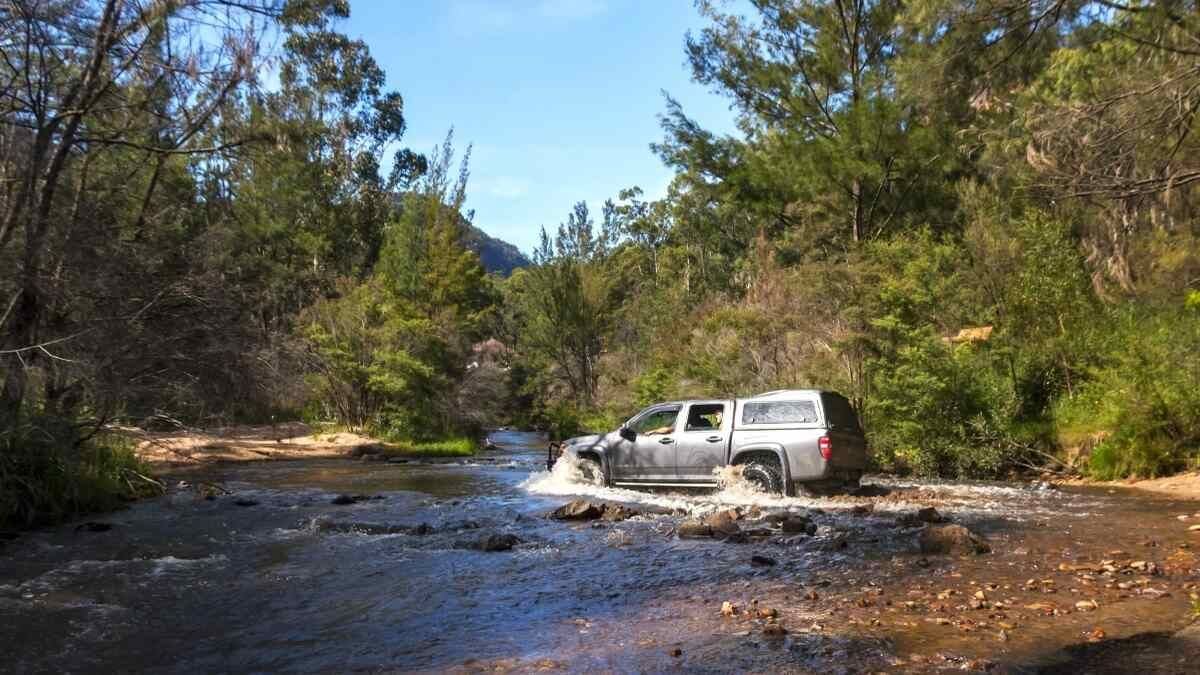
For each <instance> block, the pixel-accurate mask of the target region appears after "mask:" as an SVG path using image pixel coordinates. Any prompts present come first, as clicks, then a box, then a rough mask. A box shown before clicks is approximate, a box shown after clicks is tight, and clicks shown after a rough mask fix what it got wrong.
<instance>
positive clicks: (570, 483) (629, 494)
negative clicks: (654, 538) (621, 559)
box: [520, 454, 1074, 520]
mask: <svg viewBox="0 0 1200 675" xmlns="http://www.w3.org/2000/svg"><path fill="white" fill-rule="evenodd" d="M713 473H714V475H716V476H717V479H718V480H717V483H718V485H719V489H717V490H715V491H712V492H698V493H680V492H667V493H663V492H642V491H638V490H631V489H625V488H611V487H603V486H600V485H594V484H590V483H588V482H587V480H586V479H585V476H584V474H583V472H582V471H581V470H580V468H579V466H578V464H577V460H576V459H575V458H574V457H573V456H571V455H566V454H564V455H563V456H562V457H561V458H559V460H558V461H557V462H555V464H554V468H553V469H552V470H551V471H539V472H536V473H533V474H530V476H529V477H528V478H526V479H525V480H524V481H522V482H521V483H520V487H521V488H522V489H524V490H525V491H526V492H528V493H530V494H535V495H544V496H553V497H584V498H591V499H599V500H608V501H618V502H632V503H639V504H646V505H651V506H656V507H660V508H667V509H673V510H679V511H683V512H685V513H688V514H689V515H703V514H705V513H708V512H711V511H715V510H718V509H722V508H729V507H731V506H758V507H763V508H769V509H807V508H821V509H827V510H841V509H848V508H850V507H851V506H853V502H847V501H845V500H835V499H827V498H821V497H802V496H796V497H784V496H781V495H777V494H767V493H764V492H762V491H761V490H759V488H758V487H757V486H756V485H754V484H753V483H750V482H749V481H746V480H744V479H743V478H742V476H741V471H740V467H736V466H733V467H719V468H717V469H715V470H714V471H713ZM872 482H874V483H876V484H878V485H881V486H884V487H888V488H893V489H901V490H904V489H911V490H922V491H927V492H928V493H930V496H931V497H933V498H935V499H937V500H938V508H939V509H942V510H947V511H952V512H955V513H960V514H963V515H972V514H974V515H985V514H988V515H995V514H997V513H1003V514H1005V515H1006V516H1008V517H1012V518H1014V519H1017V520H1021V519H1024V518H1026V517H1030V516H1035V515H1036V516H1047V515H1051V514H1059V513H1063V512H1068V513H1069V512H1071V511H1073V509H1065V508H1064V506H1065V503H1066V502H1067V501H1068V498H1069V497H1073V496H1072V495H1066V494H1062V493H1059V492H1056V491H1047V490H1035V489H1031V488H1029V487H1025V486H1020V485H1016V486H1014V485H1002V484H993V483H955V482H942V481H922V480H901V479H892V478H880V479H873V481H872ZM913 497H918V495H915V494H914V495H913ZM1072 501H1074V500H1073V499H1072ZM922 506H928V503H927V500H922V499H919V498H917V499H911V500H909V499H899V500H897V499H892V500H888V501H886V502H882V501H880V502H876V512H878V513H893V512H894V513H899V512H902V511H907V510H912V509H916V508H920V507H922Z"/></svg>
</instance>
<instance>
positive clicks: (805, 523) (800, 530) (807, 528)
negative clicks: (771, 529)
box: [780, 516, 817, 536]
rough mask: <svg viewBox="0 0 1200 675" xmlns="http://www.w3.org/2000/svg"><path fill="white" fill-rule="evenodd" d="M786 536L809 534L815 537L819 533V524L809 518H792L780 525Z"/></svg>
mask: <svg viewBox="0 0 1200 675" xmlns="http://www.w3.org/2000/svg"><path fill="white" fill-rule="evenodd" d="M780 526H781V527H782V528H783V533H784V534H807V535H810V536H811V535H814V534H816V533H817V524H816V523H814V522H813V521H812V520H810V519H809V518H808V517H807V516H792V517H791V518H788V519H787V520H784V521H783V522H782V523H780Z"/></svg>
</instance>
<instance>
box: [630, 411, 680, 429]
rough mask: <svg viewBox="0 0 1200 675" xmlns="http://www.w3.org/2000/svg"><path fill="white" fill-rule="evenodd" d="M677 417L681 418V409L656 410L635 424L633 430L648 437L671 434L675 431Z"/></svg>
mask: <svg viewBox="0 0 1200 675" xmlns="http://www.w3.org/2000/svg"><path fill="white" fill-rule="evenodd" d="M677 417H679V408H666V409H664V410H655V411H654V412H652V413H650V414H648V415H646V416H645V417H642V418H641V419H639V420H637V421H636V422H634V423H633V430H634V431H636V432H638V433H639V434H644V435H647V436H653V435H655V434H669V433H671V432H672V431H674V430H675V418H677Z"/></svg>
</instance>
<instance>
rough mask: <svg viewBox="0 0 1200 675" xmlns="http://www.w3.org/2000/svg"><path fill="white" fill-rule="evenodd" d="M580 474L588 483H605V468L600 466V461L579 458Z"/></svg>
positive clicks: (599, 484) (600, 484) (601, 484)
mask: <svg viewBox="0 0 1200 675" xmlns="http://www.w3.org/2000/svg"><path fill="white" fill-rule="evenodd" d="M578 466H579V474H580V475H581V476H582V478H583V482H584V483H586V484H588V485H598V486H603V485H604V469H603V468H602V467H601V466H600V462H597V461H596V460H594V459H587V458H586V457H583V458H580V460H579V464H578Z"/></svg>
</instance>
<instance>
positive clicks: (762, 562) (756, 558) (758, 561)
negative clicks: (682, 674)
mask: <svg viewBox="0 0 1200 675" xmlns="http://www.w3.org/2000/svg"><path fill="white" fill-rule="evenodd" d="M750 564H751V565H757V566H759V567H774V566H775V559H774V558H768V557H767V556H765V555H752V556H750Z"/></svg>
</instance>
